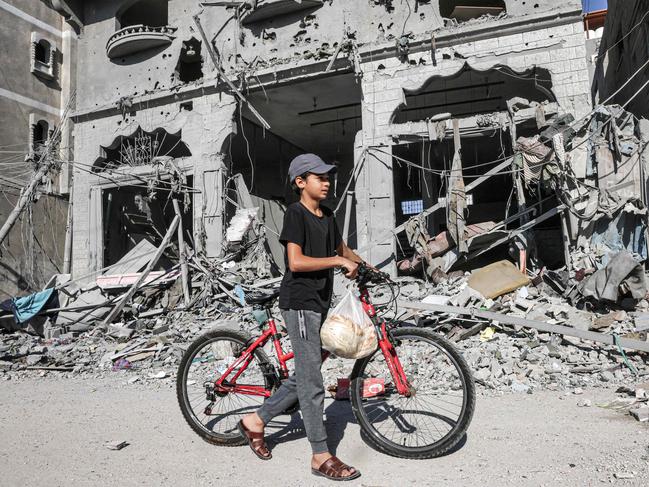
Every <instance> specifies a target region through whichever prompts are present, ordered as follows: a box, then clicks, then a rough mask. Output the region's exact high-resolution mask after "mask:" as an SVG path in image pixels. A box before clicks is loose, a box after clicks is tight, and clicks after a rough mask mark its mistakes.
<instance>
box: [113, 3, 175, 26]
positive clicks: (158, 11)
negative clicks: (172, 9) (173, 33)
mask: <svg viewBox="0 0 649 487" xmlns="http://www.w3.org/2000/svg"><path fill="white" fill-rule="evenodd" d="M168 3H169V2H168V0H140V1H138V2H135V3H133V4H132V5H130V6H129V7H127V8H126V9H125V10H124V11H122V12H121V13H119V14H118V15H117V24H118V25H117V28H118V29H123V28H124V27H129V26H131V25H147V26H149V27H164V26H165V25H167V24H168V22H169V5H168Z"/></svg>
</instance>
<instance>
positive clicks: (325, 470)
mask: <svg viewBox="0 0 649 487" xmlns="http://www.w3.org/2000/svg"><path fill="white" fill-rule="evenodd" d="M345 470H349V471H352V470H353V471H354V472H353V473H351V474H349V475H343V472H344V471H345ZM311 473H312V474H313V475H318V476H320V477H324V478H326V479H329V480H337V481H339V480H341V481H345V480H354V479H357V478H358V477H360V476H361V473H360V472H359V471H358V470H356V469H355V468H354V467H351V466H349V465H346V464H344V463H343V462H341V461H340V460H339V459H338V458H337V457H334V456H332V457H331V458H329V459H328V460H325V461H324V462H323V463H322V465H320V468H318V469H317V470H316V469H315V468H312V469H311Z"/></svg>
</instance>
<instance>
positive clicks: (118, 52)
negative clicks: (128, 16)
mask: <svg viewBox="0 0 649 487" xmlns="http://www.w3.org/2000/svg"><path fill="white" fill-rule="evenodd" d="M175 31H176V28H175V27H169V26H163V27H149V26H148V25H142V24H139V25H129V26H128V27H124V28H123V29H120V30H118V31H117V32H115V33H114V34H113V35H112V36H110V38H109V39H108V42H107V43H106V54H107V55H108V57H109V58H111V59H113V58H116V57H123V56H128V55H129V54H133V53H136V52H140V51H144V50H146V49H151V48H154V47H160V46H166V45H169V44H171V41H173V40H174V35H173V33H174V32H175Z"/></svg>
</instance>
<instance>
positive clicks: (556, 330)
mask: <svg viewBox="0 0 649 487" xmlns="http://www.w3.org/2000/svg"><path fill="white" fill-rule="evenodd" d="M510 108H511V110H512V117H513V116H515V112H520V111H521V110H536V111H539V108H540V107H539V106H538V104H536V105H534V104H533V103H530V102H528V101H526V100H523V99H515V100H514V101H513V102H512V104H511V107H510ZM541 118H542V123H541V124H540V126H539V130H541V129H543V130H542V131H540V133H539V134H538V135H536V136H534V137H530V138H526V137H520V138H518V139H517V145H516V147H517V148H516V154H515V156H512V157H511V158H510V159H509V160H505V161H503V163H502V164H501V165H500V166H498V167H497V168H494V169H492V170H490V172H488V173H487V174H486V175H485V176H484V177H482V178H480V180H481V181H487V180H488V179H489V177H491V176H493V175H495V174H497V173H498V171H500V170H501V169H502V168H506V167H513V168H516V169H515V171H514V172H515V173H516V174H517V176H516V178H517V183H518V184H519V185H520V188H523V187H525V188H526V189H527V191H528V196H536V197H538V201H537V202H533V200H532V199H529V200H528V201H527V202H526V203H525V202H524V201H523V200H521V202H520V204H519V211H518V213H517V214H514V215H511V216H508V217H507V218H506V219H505V220H504V221H501V222H493V221H484V222H481V223H467V222H466V221H465V210H466V204H465V203H466V201H465V199H466V194H465V191H468V190H469V189H470V187H475V186H476V185H477V184H479V182H478V181H476V182H474V183H472V185H473V186H471V185H467V186H466V188H465V187H464V186H463V184H460V185H458V187H457V191H455V190H454V191H453V194H452V195H451V196H450V198H449V202H448V205H447V206H448V207H452V208H454V211H453V212H452V213H449V214H448V215H447V223H448V226H447V230H444V231H443V232H441V233H439V234H437V235H436V236H435V237H432V238H431V237H430V236H429V234H428V227H427V225H426V221H425V218H426V215H427V214H430V213H431V212H432V211H434V209H436V208H440V207H441V205H444V204H446V203H445V202H442V201H438V203H437V204H435V205H434V206H433V207H431V208H428V209H427V210H425V211H423V212H421V213H419V214H418V215H415V216H413V217H411V218H410V219H409V220H408V221H407V222H406V223H404V224H403V225H401V226H400V227H397V229H395V233H397V231H405V232H406V234H407V237H408V242H409V244H410V247H411V249H412V250H413V251H414V254H411V255H409V256H407V258H406V259H404V260H402V261H401V262H398V263H397V269H398V270H399V272H400V273H401V275H402V277H398V278H397V281H398V284H399V290H400V296H399V299H398V300H397V298H396V297H395V296H394V295H392V293H391V292H389V291H388V290H386V289H384V288H382V287H378V288H375V289H373V292H372V295H373V296H374V297H375V299H376V303H377V308H378V309H379V311H380V312H381V313H382V314H383V315H384V316H385V317H386V318H388V319H390V320H393V321H397V322H403V323H407V324H413V323H414V324H416V326H425V327H428V328H430V329H432V330H434V331H436V332H438V333H440V334H442V335H444V336H446V337H447V338H448V339H449V340H450V341H452V342H454V343H455V344H456V345H457V346H458V347H459V348H460V349H461V350H462V351H463V353H464V356H465V357H466V359H467V361H468V363H469V365H470V366H471V367H472V369H473V371H474V374H475V379H476V382H477V383H478V384H479V385H480V386H481V387H482V388H483V390H484V391H485V392H503V391H513V392H518V393H531V392H532V391H534V390H535V389H538V388H550V389H557V390H562V391H571V392H572V393H575V394H577V391H580V390H582V388H584V387H593V386H604V387H608V386H610V385H611V384H616V385H619V384H625V385H627V386H628V385H629V384H632V383H637V382H638V381H639V380H640V378H641V377H643V376H645V375H647V374H649V368H648V367H647V363H646V354H647V353H649V344H648V343H647V331H648V330H649V302H648V300H647V296H648V290H647V284H646V276H645V269H644V263H645V261H646V259H647V254H648V252H647V244H646V238H645V235H646V231H647V222H646V219H647V211H646V207H645V205H644V203H643V202H642V201H641V200H639V199H638V198H637V194H639V192H640V191H639V188H640V182H641V178H640V177H639V176H638V174H640V173H639V172H638V171H639V170H638V164H637V163H638V161H640V160H641V158H642V157H643V155H644V151H645V148H646V140H645V139H646V133H647V130H645V129H646V128H647V127H644V129H643V124H642V123H639V122H638V123H636V120H635V119H634V118H633V117H632V116H630V115H629V114H628V113H627V112H625V111H624V110H623V109H622V108H621V107H618V106H609V107H599V108H598V109H597V110H596V111H595V112H594V114H593V117H592V118H590V120H589V121H584V122H582V123H581V124H579V123H574V119H573V118H572V116H570V115H569V114H564V115H560V116H556V117H553V118H551V119H550V120H549V121H546V120H545V117H541ZM611 122H612V123H611ZM643 134H644V135H643ZM643 137H645V138H643ZM167 166H169V165H168V164H167V165H166V166H164V167H163V166H161V168H160V170H161V171H168V172H170V174H171V176H173V175H174V174H175V175H176V176H177V174H178V171H177V169H174V168H173V167H171V168H169V167H167ZM237 176H238V177H237ZM636 176H637V177H636ZM177 181H178V182H177V184H175V186H174V187H173V188H172V190H169V191H168V192H167V193H165V195H168V196H167V198H168V200H169V201H172V202H173V207H174V211H175V217H174V219H173V221H172V222H171V225H169V227H168V229H167V231H166V234H165V235H164V236H163V235H159V238H158V239H157V240H155V239H152V240H148V239H146V238H144V239H141V240H139V241H138V243H137V244H134V246H133V247H132V248H131V249H130V250H129V251H128V253H127V254H126V255H124V256H123V257H122V258H121V259H120V260H119V261H118V262H116V263H114V264H112V265H110V266H109V267H107V268H105V269H102V270H101V271H99V272H95V273H93V274H91V275H90V276H82V278H76V279H74V280H73V279H71V276H70V275H57V276H54V277H53V278H52V280H51V282H50V283H49V284H48V285H47V286H46V287H45V289H44V290H43V291H41V292H39V293H36V294H33V295H30V296H26V297H21V298H14V299H10V300H8V301H5V302H2V303H0V309H3V310H5V311H7V314H5V315H0V326H1V327H2V328H4V330H5V331H4V333H2V334H0V377H3V378H4V379H11V378H12V377H15V376H21V375H24V374H32V373H40V374H47V373H50V372H56V373H57V374H59V373H61V374H63V375H66V374H74V375H76V374H81V375H87V376H91V377H102V376H105V375H109V374H116V373H126V374H128V375H129V379H128V380H129V381H130V382H136V381H139V380H154V381H155V380H160V379H169V380H172V379H173V377H174V374H175V369H176V368H177V365H178V363H179V361H180V359H181V357H182V355H183V353H184V351H185V350H186V349H187V347H188V345H189V343H190V342H191V341H192V340H193V339H194V338H196V337H197V336H198V335H199V334H200V333H202V332H204V331H207V330H209V329H212V328H214V327H216V326H229V327H232V328H236V329H241V330H244V331H247V332H250V333H251V334H252V335H255V334H258V333H259V329H260V324H262V323H263V320H260V321H261V323H260V321H258V318H259V316H257V317H256V314H255V310H254V309H253V308H252V307H251V306H249V305H247V303H246V295H247V294H248V293H250V292H254V291H255V290H258V289H270V288H272V287H273V286H276V285H277V284H278V282H279V280H280V279H281V277H280V274H281V266H280V265H278V263H277V262H276V261H274V260H273V252H272V251H271V250H270V248H271V247H270V245H269V239H268V238H267V237H266V234H265V230H266V227H265V224H264V222H263V221H262V219H261V217H260V216H259V214H258V211H257V210H258V208H257V207H256V206H255V205H254V204H253V200H252V198H251V195H250V193H249V192H248V189H247V187H246V186H245V183H244V182H243V179H242V177H240V175H236V176H233V178H232V181H233V184H234V187H235V189H236V193H237V194H236V197H235V198H236V201H235V200H232V199H230V198H228V200H229V202H230V203H232V204H234V206H236V208H233V211H232V212H231V213H232V215H231V217H230V219H229V221H230V223H229V227H228V228H227V229H226V231H225V233H224V235H225V237H226V238H225V240H226V242H225V245H226V247H225V248H224V252H223V255H224V256H223V257H220V258H215V259H207V258H205V257H204V256H203V255H200V254H198V253H196V252H195V251H194V250H193V249H192V248H191V246H190V245H189V244H188V243H187V242H185V241H184V237H183V235H184V234H183V229H182V211H181V204H180V202H183V203H186V200H187V198H186V196H187V194H186V193H184V188H185V182H184V181H183V180H182V179H179V178H177ZM156 184H157V183H155V182H154V183H152V188H153V189H152V191H153V192H155V191H158V192H160V191H161V190H159V189H156V188H157V186H156ZM160 184H161V183H160ZM463 188H465V189H463ZM161 194H162V193H161ZM548 203H549V204H550V206H552V205H554V207H553V208H552V209H550V210H547V208H546V209H545V210H544V211H545V212H544V213H541V208H542V206H543V205H544V204H545V205H546V207H547V205H548ZM185 206H186V205H185ZM537 206H538V208H536V207H537ZM534 212H536V215H538V216H536V217H535V218H532V216H534V215H535V213H534ZM556 216H559V217H560V218H561V224H562V234H563V243H564V249H563V250H564V253H565V259H564V266H563V267H561V268H558V269H555V270H551V269H549V268H548V267H547V266H546V265H544V263H543V262H542V260H541V255H542V253H541V252H539V248H538V245H537V243H536V241H535V235H534V228H535V226H536V225H538V224H539V223H541V222H543V221H544V220H547V219H549V218H552V217H556ZM516 223H518V226H516ZM508 227H512V228H508ZM154 242H155V243H154ZM503 244H507V246H505V245H503ZM498 247H500V248H501V249H502V247H507V251H508V252H509V257H510V258H511V259H507V260H502V258H501V257H500V258H501V260H498V259H496V260H495V262H494V259H493V258H491V259H490V262H491V263H487V264H486V265H485V258H484V257H485V254H486V252H488V251H491V250H493V249H496V248H498ZM491 255H494V254H491ZM500 255H502V253H501V254H500ZM479 256H483V257H482V258H481V259H477V257H479ZM512 260H513V261H515V262H516V264H514V263H513V262H512ZM476 262H480V263H479V264H478V263H476ZM460 269H461V270H460ZM467 269H469V270H467ZM415 275H417V276H419V277H413V276H415ZM337 289H338V290H340V286H337ZM338 294H341V293H338ZM275 306H276V305H275ZM272 311H273V314H274V316H275V317H277V318H279V317H280V313H279V310H278V309H277V308H276V307H275V308H274V309H273V310H272ZM283 339H284V340H286V341H287V340H288V339H287V337H286V336H284V338H283ZM269 351H270V350H269ZM269 355H270V356H273V355H274V354H273V353H269ZM350 371H351V362H349V361H343V360H340V359H330V360H327V362H326V363H325V365H324V366H323V373H324V377H325V383H326V384H327V385H332V384H336V383H337V381H338V379H340V378H344V377H347V376H348V375H349V373H350ZM636 399H638V400H640V401H646V397H645V396H642V397H638V398H636ZM584 405H587V404H584ZM636 409H640V408H636ZM645 414H646V410H644V409H642V410H641V411H637V413H636V416H637V417H638V418H639V419H640V418H644V417H645Z"/></svg>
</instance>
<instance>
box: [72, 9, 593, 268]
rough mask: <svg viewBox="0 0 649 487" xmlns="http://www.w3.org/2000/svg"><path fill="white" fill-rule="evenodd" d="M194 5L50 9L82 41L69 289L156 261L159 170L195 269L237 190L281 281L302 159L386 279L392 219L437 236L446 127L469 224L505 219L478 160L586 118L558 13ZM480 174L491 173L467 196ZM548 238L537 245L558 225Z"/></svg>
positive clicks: (500, 190) (497, 184)
mask: <svg viewBox="0 0 649 487" xmlns="http://www.w3.org/2000/svg"><path fill="white" fill-rule="evenodd" d="M60 3H64V4H66V2H60ZM201 5H202V8H199V6H198V5H197V4H196V2H192V1H182V0H171V1H162V0H141V1H122V2H96V1H87V2H79V3H78V4H74V2H68V3H67V8H69V10H70V11H72V12H73V13H74V17H75V18H78V19H80V22H81V23H82V24H83V27H82V31H83V32H82V35H81V36H80V38H79V41H78V59H79V61H80V62H79V69H78V73H77V90H78V98H77V103H76V107H75V111H74V114H73V117H72V119H73V121H74V126H75V128H74V161H75V164H74V193H73V196H72V202H73V221H74V225H73V238H72V242H73V245H72V255H73V259H72V260H73V269H72V272H73V274H74V275H79V274H82V273H87V272H89V271H92V270H99V269H102V268H103V267H105V266H107V265H110V264H112V263H114V262H116V261H117V260H118V259H119V258H121V257H123V256H124V255H125V254H126V253H127V252H128V251H129V250H130V248H132V246H133V245H134V244H135V242H137V241H138V240H139V239H141V238H144V237H147V238H149V239H150V240H152V241H153V242H154V243H159V242H160V239H161V236H162V235H164V233H165V230H166V226H165V225H168V224H169V223H170V221H171V218H173V211H172V209H171V208H170V207H169V205H166V206H165V205H164V201H165V194H166V193H165V190H164V188H162V187H163V186H164V185H165V184H167V187H170V186H171V184H172V182H171V181H170V180H168V183H161V186H159V191H157V192H156V193H157V194H156V195H155V196H153V195H152V191H150V188H148V187H147V186H148V185H149V183H148V182H149V181H150V180H151V178H152V177H153V178H157V179H158V180H159V181H164V180H165V178H169V177H170V176H169V175H168V174H169V168H170V167H171V168H172V172H174V174H176V179H177V182H176V183H174V184H180V185H181V186H183V187H185V188H186V191H185V194H186V197H185V198H184V201H183V211H184V213H183V223H184V229H185V231H186V233H187V238H188V239H190V240H191V242H192V245H193V246H194V247H195V248H196V250H197V251H199V252H203V253H204V254H205V255H206V256H208V257H216V256H219V255H222V252H223V244H224V235H225V232H224V229H225V228H226V227H227V225H228V222H229V217H230V216H231V214H232V205H231V204H230V201H229V200H230V199H234V200H236V198H235V197H233V195H234V193H232V191H230V190H232V189H233V188H235V186H236V184H235V183H237V182H238V183H241V182H243V183H245V186H246V187H247V189H248V190H249V191H250V194H251V195H252V196H251V198H252V199H251V201H252V204H253V205H254V206H257V207H259V208H260V210H259V217H260V218H261V219H262V220H263V221H264V222H265V226H266V230H267V233H266V236H267V238H268V239H269V244H270V247H271V250H272V252H273V254H274V256H275V257H276V261H278V265H279V266H281V265H282V259H278V258H277V257H278V256H279V253H280V251H281V248H279V246H278V245H277V240H276V239H277V236H276V233H277V231H278V229H279V227H280V225H281V221H282V211H283V208H284V206H285V205H286V204H287V203H288V202H290V201H291V198H292V197H293V196H292V195H291V192H290V189H289V187H288V185H287V182H286V180H285V174H286V170H287V166H288V163H289V162H290V160H291V158H292V157H293V156H294V155H296V154H297V153H299V152H303V151H306V152H315V153H318V154H319V155H321V156H322V157H323V158H324V159H325V160H335V161H337V164H338V166H339V173H338V176H337V179H336V181H335V185H334V191H332V193H333V194H332V195H331V199H332V201H331V206H333V207H334V208H337V210H338V211H337V215H338V219H339V221H340V224H341V229H342V230H343V231H344V234H345V237H346V238H347V239H348V240H349V241H350V243H351V244H352V246H354V247H357V248H359V249H361V251H362V252H363V253H364V255H365V256H366V257H367V259H368V260H369V261H371V262H374V263H377V264H383V265H385V264H391V263H394V262H395V261H396V260H398V259H400V258H402V257H404V256H408V255H410V254H412V249H410V248H409V243H408V241H407V238H406V234H405V233H404V232H401V233H400V234H399V235H398V237H399V238H396V239H395V238H394V234H393V233H392V231H393V229H394V228H395V227H398V226H399V225H401V224H403V223H404V222H405V221H406V220H407V219H408V218H409V217H410V216H411V215H412V214H416V213H418V212H419V211H421V210H422V209H426V208H429V207H431V206H432V205H435V204H437V210H436V211H435V212H433V213H431V214H430V216H429V218H428V219H427V231H428V233H429V234H431V235H437V234H439V233H440V232H441V231H444V230H446V229H447V226H448V225H447V221H446V220H447V218H446V217H447V215H446V214H445V213H446V211H445V210H444V208H445V207H446V205H445V204H444V201H445V200H446V198H447V195H446V184H447V183H448V181H447V177H446V176H445V174H446V175H448V171H449V170H450V169H451V166H452V164H453V152H454V144H453V129H452V127H453V123H452V120H453V121H457V122H456V124H457V126H458V129H459V139H458V141H459V143H461V146H462V161H461V164H462V165H463V166H464V167H465V168H466V169H465V170H464V176H465V178H467V181H466V182H467V184H469V183H471V182H473V186H475V189H474V190H473V191H471V192H470V193H469V194H468V196H467V201H466V204H467V208H468V210H469V211H468V215H469V216H468V219H467V220H466V224H467V225H472V224H474V223H483V222H485V221H489V222H498V221H501V220H503V219H504V218H505V217H506V216H507V215H511V214H515V213H516V211H515V209H516V208H518V207H520V206H521V205H522V204H523V201H522V200H521V198H523V195H522V192H521V190H520V188H518V187H517V185H518V184H519V183H520V182H519V181H517V180H516V178H512V176H511V174H506V173H507V171H506V170H505V169H504V168H503V167H499V163H498V162H494V163H493V164H490V163H489V162H490V161H498V160H499V159H502V160H505V159H504V158H506V157H508V156H510V155H511V154H512V153H513V150H514V146H515V143H516V140H517V138H518V137H521V136H532V135H534V134H536V133H537V131H538V130H539V128H543V127H547V125H548V124H549V120H550V119H552V118H553V117H555V116H556V115H559V114H565V113H571V114H573V115H574V117H576V118H579V117H581V116H583V115H585V114H586V113H587V112H588V111H589V110H590V108H591V104H590V86H589V80H588V72H587V69H586V62H587V59H586V51H585V36H584V24H583V20H582V11H581V4H580V2H579V1H578V0H570V1H561V2H559V1H550V2H538V3H534V2H525V1H518V0H508V1H493V2H471V1H462V2H453V1H439V2H438V1H411V2H402V3H397V2H390V1H366V0H362V1H354V2H342V1H336V0H331V1H306V0H305V1H302V2H296V1H293V0H280V1H276V0H267V1H260V2H243V3H242V2H202V4H201ZM194 16H195V17H194ZM206 42H207V44H206ZM215 63H216V65H215ZM404 161H410V162H415V163H416V164H417V165H421V166H423V167H424V168H425V169H427V171H419V170H418V169H417V167H415V166H413V165H412V164H409V163H406V162H404ZM500 164H502V161H500ZM506 165H507V164H506ZM496 168H499V171H500V172H503V173H504V174H502V175H498V176H493V177H488V178H486V179H484V180H483V179H480V176H482V175H485V174H490V175H491V174H492V173H494V171H496ZM496 172H498V171H496ZM237 174H241V175H242V179H239V180H235V179H233V178H234V177H235V176H236V175H237ZM156 175H157V176H156ZM178 181H179V182H178ZM483 181H488V183H487V184H481V183H482V182H483ZM149 186H150V185H149ZM160 188H162V189H160ZM512 193H514V196H512ZM228 195H229V196H228ZM512 198H513V201H514V203H512V201H511V200H512ZM235 202H237V201H235ZM239 203H240V202H239ZM510 208H514V210H512V211H509V210H510ZM549 223H550V225H549V226H548V231H547V232H545V233H546V234H547V235H548V241H550V242H552V241H556V238H555V237H556V235H558V234H559V230H558V229H559V228H560V224H559V221H558V217H556V218H554V219H553V220H551V221H550V222H549ZM541 233H543V232H539V234H541ZM553 239H554V240H553ZM559 242H560V237H559ZM541 248H545V247H543V246H541Z"/></svg>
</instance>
